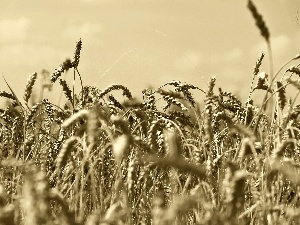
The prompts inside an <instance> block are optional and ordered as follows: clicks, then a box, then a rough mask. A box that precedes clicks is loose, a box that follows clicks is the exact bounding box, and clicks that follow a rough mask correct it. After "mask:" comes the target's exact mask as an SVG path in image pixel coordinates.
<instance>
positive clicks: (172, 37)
mask: <svg viewBox="0 0 300 225" xmlns="http://www.w3.org/2000/svg"><path fill="white" fill-rule="evenodd" d="M253 2H254V4H255V5H256V6H257V8H258V11H259V12H260V13H261V14H262V15H263V18H264V20H265V22H266V24H267V26H268V27H269V30H270V33H271V43H272V47H273V58H274V70H275V71H276V70H277V69H278V68H279V67H280V66H281V65H282V64H283V63H284V62H286V61H287V60H288V59H290V58H291V57H293V56H295V55H296V54H299V53H300V1H299V0H287V1H285V0H264V1H258V0H257V1H253ZM246 5H247V1H246V0H245V1H236V0H226V1H224V0H61V1H53V0H43V1H35V0H26V1H17V0H0V6H1V7H0V72H1V77H0V90H6V91H8V90H9V89H8V87H7V86H6V84H5V82H4V80H3V78H2V76H4V77H5V79H6V80H7V81H8V83H9V85H10V86H11V87H12V89H13V90H14V91H15V92H16V94H17V95H18V97H19V98H22V97H23V93H24V87H25V84H26V80H27V79H28V76H29V75H30V74H32V73H33V72H37V73H38V74H39V77H38V81H37V85H38V84H39V82H41V81H40V80H41V79H42V76H41V71H42V70H43V69H46V70H48V71H49V72H50V75H51V74H52V73H53V72H54V70H55V68H58V66H59V65H60V64H62V63H63V61H64V60H65V59H66V58H71V59H72V57H73V54H74V50H75V45H76V42H77V41H78V40H79V38H81V39H82V42H83V46H82V54H81V61H80V64H79V71H80V72H81V75H82V78H83V84H84V85H93V86H97V87H99V88H100V89H104V88H105V87H107V86H108V85H111V84H123V85H125V86H127V87H128V88H129V89H130V90H131V91H132V92H133V94H134V95H135V96H138V97H141V91H142V90H143V89H144V88H146V87H147V86H148V85H151V86H153V87H155V88H157V87H159V86H161V85H163V84H165V83H166V82H168V81H171V80H180V81H182V82H188V83H192V84H194V85H197V86H198V87H200V88H203V89H206V87H207V82H209V80H210V77H212V76H216V78H217V85H216V86H217V87H220V86H221V87H222V89H223V90H226V91H230V92H233V93H234V94H236V95H238V96H240V97H241V99H242V100H246V98H247V95H248V92H249V88H250V82H251V79H252V71H253V67H254V65H255V62H256V61H257V59H258V57H259V56H260V54H261V53H262V52H264V53H267V51H266V49H267V47H266V44H265V42H264V40H263V38H262V37H261V36H260V34H259V31H258V29H257V28H256V26H255V22H254V20H253V18H252V16H251V14H250V12H249V11H248V9H247V7H246ZM298 11H299V12H298ZM268 68H269V67H268V57H267V55H266V57H265V59H264V61H263V65H262V69H261V70H265V71H266V72H268V71H269V69H268ZM66 76H67V80H68V81H69V82H70V83H69V84H70V85H72V73H70V72H69V74H67V75H66ZM76 82H78V83H79V81H78V80H77V81H76ZM55 86H57V87H56V88H54V89H53V90H52V92H51V93H44V97H47V98H50V99H54V98H55V97H56V98H57V96H58V95H59V92H60V90H61V89H60V87H59V85H58V84H55ZM76 87H77V86H76ZM77 90H78V91H79V88H77ZM35 95H39V90H38V86H37V87H36V89H35ZM199 96H200V98H201V95H199ZM202 97H203V96H202ZM199 101H203V99H199Z"/></svg>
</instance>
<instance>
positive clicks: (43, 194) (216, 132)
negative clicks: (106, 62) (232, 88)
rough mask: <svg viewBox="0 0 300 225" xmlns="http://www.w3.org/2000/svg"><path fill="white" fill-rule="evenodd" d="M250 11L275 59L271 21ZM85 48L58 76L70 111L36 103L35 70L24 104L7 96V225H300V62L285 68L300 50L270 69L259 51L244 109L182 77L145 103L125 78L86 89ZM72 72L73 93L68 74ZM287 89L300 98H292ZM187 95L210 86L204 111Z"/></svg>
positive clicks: (1, 181)
mask: <svg viewBox="0 0 300 225" xmlns="http://www.w3.org/2000/svg"><path fill="white" fill-rule="evenodd" d="M248 8H249V9H250V12H251V13H252V15H253V17H254V19H255V21H256V24H257V27H258V28H259V30H260V31H261V35H262V37H264V38H265V40H266V42H267V44H268V46H269V50H270V51H269V54H270V55H271V45H270V41H269V37H270V34H269V31H268V28H267V26H266V25H265V23H264V21H263V19H262V16H261V15H260V14H259V13H258V12H257V10H256V7H255V6H254V4H253V3H252V2H251V1H248ZM81 47H82V42H81V40H79V41H78V42H77V45H76V51H75V54H74V58H73V60H72V61H71V60H66V61H65V62H64V63H63V64H62V65H61V66H60V67H59V68H58V69H57V70H56V71H55V72H54V73H53V75H52V77H51V82H52V84H54V83H56V82H57V81H58V83H59V84H60V85H61V87H62V90H63V93H64V95H65V97H66V100H67V102H66V103H65V106H64V108H63V109H62V108H61V107H59V106H58V105H55V104H53V103H51V102H50V101H49V100H47V99H43V100H41V101H40V102H38V103H36V104H34V105H33V106H29V105H30V104H28V100H29V99H30V97H31V95H32V89H33V86H34V83H35V81H36V79H37V73H34V74H33V75H31V76H30V78H29V80H28V82H27V84H26V88H25V94H24V97H23V100H19V99H18V97H17V96H16V95H15V93H14V92H13V90H12V89H11V88H10V87H9V86H8V87H9V88H10V92H5V91H1V92H0V96H1V97H4V98H7V99H8V102H9V104H8V106H7V107H6V108H5V109H1V115H0V121H1V122H0V127H1V129H0V138H1V143H0V149H1V155H0V166H1V170H0V224H1V225H4V224H5V225H14V224H28V225H43V224H45V225H46V224H47V225H52V224H65V225H75V224H78V225H96V224H97V225H98V224H102V225H104V224H107V225H109V224H116V225H122V224H141V225H142V224H154V225H171V224H228V225H229V224H299V222H298V221H299V220H300V192H299V187H300V186H299V185H300V174H299V173H300V167H299V166H300V157H299V156H300V143H299V136H300V130H299V129H300V123H299V120H298V115H299V114H300V105H296V103H297V101H296V98H297V96H298V94H299V93H300V91H299V90H300V82H299V81H298V80H296V79H295V78H294V77H297V76H299V75H300V69H299V68H298V65H295V66H291V67H290V68H289V69H284V68H285V66H286V65H287V64H289V63H291V62H292V61H296V60H298V59H299V58H300V55H299V56H296V57H294V58H292V59H291V60H289V61H288V62H287V63H286V64H285V65H284V66H283V67H282V68H281V69H280V70H279V71H278V72H277V73H275V74H273V72H272V70H270V72H268V73H269V76H267V74H266V73H265V72H260V66H261V64H262V63H263V58H264V54H262V55H261V56H260V57H259V59H258V61H257V62H256V64H255V67H254V70H253V81H252V83H251V86H250V92H249V96H248V99H247V101H246V103H245V104H243V103H242V102H241V101H240V100H239V99H238V98H237V97H236V96H235V95H233V94H231V93H229V92H226V91H224V90H222V89H221V88H219V90H218V91H215V90H214V88H215V82H216V80H215V79H214V78H211V80H210V83H209V85H208V87H207V90H202V89H200V88H198V87H196V86H194V85H191V84H186V83H182V82H179V81H171V82H168V83H166V84H165V85H163V86H161V87H160V88H158V89H156V90H154V89H150V88H148V89H145V90H144V91H143V92H142V94H143V95H142V100H138V99H136V98H134V97H133V96H132V94H131V92H130V91H129V90H128V88H126V87H124V86H123V85H111V86H109V87H107V88H106V89H104V90H100V89H99V88H97V87H92V86H83V84H82V79H81V75H80V73H79V71H78V65H79V61H80V52H81ZM269 59H270V62H271V61H272V58H271V57H269ZM69 70H71V71H73V72H74V73H73V74H74V78H73V79H74V81H75V79H77V80H79V81H80V84H81V86H80V90H79V91H77V93H75V88H74V86H73V87H71V88H70V87H69V85H68V84H67V82H66V81H65V80H64V79H62V78H61V77H62V76H61V75H62V74H63V73H66V72H67V71H69ZM279 74H281V78H280V79H278V77H279ZM288 86H291V88H293V89H295V88H296V90H298V94H297V95H296V96H292V97H288V96H287V94H286V92H285V90H286V88H287V87H288ZM171 89H172V90H171ZM191 90H193V91H199V92H202V94H203V96H204V98H203V99H204V107H203V110H200V107H199V102H196V101H195V99H194V98H193V96H192V93H191ZM256 90H260V92H261V93H263V94H264V98H263V102H262V103H261V104H254V102H253V100H252V99H251V97H252V93H253V92H254V91H256ZM115 91H121V92H122V94H123V96H124V97H123V100H122V101H121V100H118V98H116V97H114V95H113V92H115ZM158 101H159V102H164V105H163V106H162V107H161V106H158V104H157V102H158Z"/></svg>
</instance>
